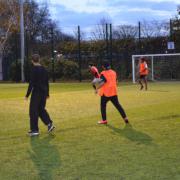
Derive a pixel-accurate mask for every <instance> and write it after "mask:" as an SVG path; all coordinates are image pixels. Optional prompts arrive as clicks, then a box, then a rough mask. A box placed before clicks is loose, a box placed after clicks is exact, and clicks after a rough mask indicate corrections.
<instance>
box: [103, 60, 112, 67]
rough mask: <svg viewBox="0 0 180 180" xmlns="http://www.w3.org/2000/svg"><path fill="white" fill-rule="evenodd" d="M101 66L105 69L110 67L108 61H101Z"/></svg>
mask: <svg viewBox="0 0 180 180" xmlns="http://www.w3.org/2000/svg"><path fill="white" fill-rule="evenodd" d="M102 66H104V67H105V68H106V69H110V68H111V66H110V63H109V62H108V61H104V62H103V63H102Z"/></svg>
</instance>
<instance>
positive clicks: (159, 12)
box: [128, 8, 174, 17]
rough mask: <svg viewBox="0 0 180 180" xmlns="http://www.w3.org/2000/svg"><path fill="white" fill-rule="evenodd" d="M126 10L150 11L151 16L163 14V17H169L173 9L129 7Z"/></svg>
mask: <svg viewBox="0 0 180 180" xmlns="http://www.w3.org/2000/svg"><path fill="white" fill-rule="evenodd" d="M128 12H141V13H142V12H144V13H150V14H152V15H153V16H164V17H170V16H172V15H173V14H174V11H163V10H153V9H150V8H129V9H128Z"/></svg>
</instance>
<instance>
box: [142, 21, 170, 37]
mask: <svg viewBox="0 0 180 180" xmlns="http://www.w3.org/2000/svg"><path fill="white" fill-rule="evenodd" d="M168 32H169V22H167V21H161V22H160V21H156V20H153V21H149V22H147V21H143V22H142V24H141V33H142V37H145V38H151V37H160V36H167V35H168Z"/></svg>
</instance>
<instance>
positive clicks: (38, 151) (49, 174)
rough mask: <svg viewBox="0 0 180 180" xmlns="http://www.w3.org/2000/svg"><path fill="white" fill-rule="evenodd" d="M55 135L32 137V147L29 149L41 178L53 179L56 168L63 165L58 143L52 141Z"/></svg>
mask: <svg viewBox="0 0 180 180" xmlns="http://www.w3.org/2000/svg"><path fill="white" fill-rule="evenodd" d="M54 137H55V136H54V135H48V136H46V137H44V138H40V137H31V138H30V145H31V148H32V150H31V151H29V154H30V158H31V160H32V162H33V163H34V165H35V167H36V169H37V172H38V175H39V179H41V180H45V179H46V180H47V179H48V180H53V179H54V178H53V172H54V170H56V169H58V168H59V166H60V165H61V162H60V155H59V151H58V148H57V146H56V145H53V144H51V143H50V142H51V141H52V139H53V138H54Z"/></svg>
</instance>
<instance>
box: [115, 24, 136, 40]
mask: <svg viewBox="0 0 180 180" xmlns="http://www.w3.org/2000/svg"><path fill="white" fill-rule="evenodd" d="M137 33H138V28H137V26H132V25H120V26H117V27H116V28H115V30H114V31H113V37H114V38H115V39H131V38H135V37H136V36H137Z"/></svg>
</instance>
